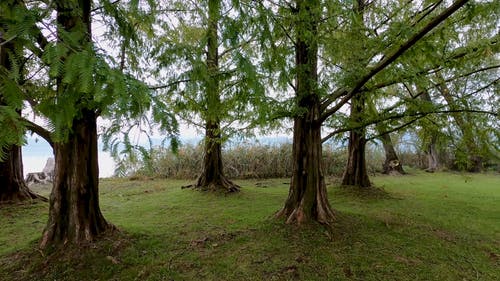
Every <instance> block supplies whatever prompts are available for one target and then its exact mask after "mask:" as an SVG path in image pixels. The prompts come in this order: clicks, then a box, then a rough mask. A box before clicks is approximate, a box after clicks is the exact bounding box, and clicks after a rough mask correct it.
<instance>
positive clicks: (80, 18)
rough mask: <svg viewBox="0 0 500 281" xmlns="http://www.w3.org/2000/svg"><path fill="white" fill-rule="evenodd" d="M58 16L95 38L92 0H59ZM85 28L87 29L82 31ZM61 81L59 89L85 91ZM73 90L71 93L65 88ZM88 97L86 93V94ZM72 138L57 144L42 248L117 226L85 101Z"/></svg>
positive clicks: (93, 235)
mask: <svg viewBox="0 0 500 281" xmlns="http://www.w3.org/2000/svg"><path fill="white" fill-rule="evenodd" d="M56 4H57V12H58V15H57V21H58V23H59V25H60V28H64V30H65V31H71V32H77V34H80V35H81V36H82V37H81V38H82V39H81V42H80V43H81V44H82V46H85V45H86V44H89V43H90V38H91V37H90V1H88V0H79V1H69V2H67V1H62V0H60V1H56ZM82 28H83V31H82ZM58 80H59V83H58V92H59V94H63V93H64V92H65V91H67V92H69V93H71V94H75V95H79V94H81V93H78V92H76V91H75V90H74V89H72V88H71V85H69V86H67V87H65V86H63V85H62V84H61V82H60V79H58ZM65 94H68V93H65ZM82 98H83V97H82ZM80 106H82V107H83V108H82V109H80V112H79V114H78V117H74V119H73V121H72V124H71V128H70V131H69V134H68V137H67V139H66V140H65V141H64V142H59V143H55V144H54V152H55V175H54V187H53V189H52V193H51V196H50V209H49V219H48V222H47V226H46V228H45V230H44V232H43V235H42V241H41V247H42V248H45V247H48V246H58V245H65V244H67V243H77V244H79V243H85V242H91V241H93V240H95V239H96V238H97V237H99V235H101V234H103V233H104V232H105V231H107V230H109V229H112V228H113V226H112V225H110V224H108V223H107V222H106V220H105V219H104V217H103V215H102V214H101V211H100V208H99V192H98V185H99V168H98V155H97V153H98V150H97V124H96V120H97V114H96V113H95V112H94V110H90V109H85V106H84V105H83V104H82V105H80Z"/></svg>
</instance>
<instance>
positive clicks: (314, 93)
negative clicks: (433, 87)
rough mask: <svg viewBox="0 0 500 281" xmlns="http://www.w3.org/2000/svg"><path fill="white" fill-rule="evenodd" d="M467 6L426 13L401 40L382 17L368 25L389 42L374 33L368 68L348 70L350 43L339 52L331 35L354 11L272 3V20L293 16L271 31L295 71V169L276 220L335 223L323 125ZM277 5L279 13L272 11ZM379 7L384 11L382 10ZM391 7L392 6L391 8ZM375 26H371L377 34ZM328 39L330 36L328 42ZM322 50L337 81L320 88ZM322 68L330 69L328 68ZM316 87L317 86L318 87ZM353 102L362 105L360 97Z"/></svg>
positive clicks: (393, 23)
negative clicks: (288, 49)
mask: <svg viewBox="0 0 500 281" xmlns="http://www.w3.org/2000/svg"><path fill="white" fill-rule="evenodd" d="M467 2H468V1H467V0H459V1H456V2H454V3H453V4H452V5H450V6H449V7H447V8H445V9H439V11H437V12H436V11H435V9H432V10H431V11H430V12H428V13H427V12H426V13H424V14H423V15H421V16H420V19H419V20H418V22H417V24H415V27H414V28H413V29H412V30H414V31H413V32H409V33H406V34H405V35H404V36H401V33H399V34H397V33H396V34H394V31H395V26H397V25H398V24H401V22H398V20H394V21H391V20H387V19H382V18H383V16H382V17H380V18H377V19H378V20H379V21H378V22H374V23H372V24H373V25H374V26H379V27H380V26H385V31H384V32H383V33H385V36H387V38H390V39H389V42H387V40H386V39H382V38H384V35H380V34H378V31H377V30H376V31H375V32H374V33H375V35H376V38H375V39H374V40H370V41H372V42H375V43H376V44H374V45H373V46H370V47H373V49H371V48H368V49H367V50H366V51H365V52H366V54H365V56H366V57H365V58H367V59H364V60H363V61H364V62H365V63H366V64H367V65H365V66H364V67H359V68H358V67H355V69H354V70H351V71H346V70H345V67H346V66H345V65H344V63H345V56H347V57H350V56H352V55H353V54H352V53H350V51H351V49H349V48H350V47H351V46H350V43H348V42H349V41H346V42H345V43H344V45H343V46H345V47H346V48H345V49H344V50H342V48H341V47H340V46H342V45H341V43H342V41H341V40H338V39H339V37H335V36H340V37H341V36H343V35H344V33H343V32H340V31H339V30H338V29H340V28H343V27H344V26H345V23H346V18H342V16H347V15H352V6H351V7H349V9H346V10H349V12H346V13H345V14H342V12H344V11H345V10H344V11H342V12H339V11H340V10H341V8H339V6H342V3H336V2H335V3H331V5H325V6H323V5H321V3H322V2H320V1H301V0H297V1H295V3H294V4H293V5H292V4H290V3H275V2H274V1H270V3H269V7H271V8H269V9H268V11H270V12H269V13H271V14H273V15H276V13H283V11H284V10H287V11H288V12H289V14H291V16H289V18H291V19H293V20H289V19H287V18H286V17H284V16H282V15H280V16H279V18H280V19H281V18H284V20H282V21H278V20H276V18H278V17H275V16H271V17H272V18H273V19H274V20H275V21H274V23H273V27H274V28H275V30H280V29H281V30H285V32H283V33H284V36H283V37H284V38H282V39H281V41H280V40H275V42H283V41H288V42H290V41H291V44H293V46H294V48H295V66H294V67H293V73H294V74H295V77H294V78H295V79H294V80H295V85H294V86H293V88H294V91H295V97H294V101H295V105H296V107H295V108H296V110H293V111H292V112H291V115H292V117H293V119H294V138H293V142H294V143H293V147H294V152H293V161H294V170H293V176H292V181H291V184H290V190H289V195H288V198H287V200H286V202H285V206H284V207H283V209H282V210H281V211H279V212H278V213H277V217H280V218H285V220H286V221H287V222H288V223H296V224H302V223H306V222H310V221H318V222H321V223H324V224H328V223H330V222H331V221H332V220H333V218H334V213H333V211H332V209H331V207H330V205H329V203H328V200H327V196H326V188H325V183H324V178H323V172H322V167H321V158H322V155H321V154H322V150H321V143H322V139H321V128H322V125H323V123H324V122H325V120H327V119H329V118H330V117H331V116H332V115H334V114H335V113H337V112H338V111H339V110H340V109H342V108H344V105H346V104H347V103H348V102H349V101H351V102H352V100H353V98H354V97H357V96H363V95H366V94H367V93H369V92H370V91H369V90H370V86H372V85H371V83H369V82H372V79H373V78H374V77H375V76H376V75H378V74H379V73H381V72H383V71H384V70H386V69H387V68H397V67H396V66H395V65H396V64H395V63H394V62H395V61H397V60H398V59H399V58H400V57H401V56H403V55H404V54H405V53H406V52H407V51H408V50H409V49H410V48H411V47H413V46H414V45H415V44H417V43H418V42H420V41H421V39H422V38H423V37H424V36H426V35H428V34H429V33H430V32H431V31H432V30H433V29H434V28H436V27H437V26H439V25H440V24H441V23H442V22H443V21H445V20H446V19H447V18H448V17H450V16H451V15H453V14H454V13H455V12H456V11H457V10H458V9H460V8H461V7H462V6H463V5H465V3H467ZM371 3H374V2H371ZM276 6H278V8H276V9H273V7H276ZM395 6H397V5H395ZM380 8H381V9H383V7H380ZM391 8H394V7H392V6H391ZM400 8H401V7H396V8H394V10H392V11H391V13H395V14H397V13H398V11H399V12H400V11H401V9H400ZM403 8H404V7H403ZM413 12H414V10H413ZM325 13H330V14H325ZM347 18H349V17H347ZM377 19H375V21H377ZM407 20H408V17H403V19H402V21H407ZM285 24H286V25H285ZM287 26H292V30H293V32H294V37H295V38H293V37H292V36H291V35H290V33H289V32H287V31H288V30H287ZM320 27H321V29H320ZM379 27H375V29H378V28H379ZM319 30H321V32H319ZM319 34H321V35H322V36H327V38H324V39H323V38H321V37H320V36H319ZM329 35H331V37H329V38H328V36H329ZM328 39H330V40H328ZM320 42H321V43H322V45H321V48H320V47H319V43H320ZM388 46H389V47H388ZM272 48H275V46H272ZM320 50H321V52H330V53H328V54H331V53H335V52H338V54H337V56H334V55H331V56H330V55H329V56H326V57H327V58H330V57H331V58H335V60H332V61H328V60H323V65H322V67H323V72H326V71H325V70H327V69H335V70H334V71H332V74H331V75H327V74H323V75H325V76H326V77H328V76H329V77H330V78H333V79H335V80H334V82H327V81H325V82H322V83H320V82H319V80H318V76H319V75H318V65H319V64H318V57H320V56H319V55H320V54H319V51H320ZM355 55H357V54H355ZM321 57H322V58H323V57H325V56H321ZM351 59H352V57H351ZM347 61H349V60H347ZM326 64H329V65H330V67H328V66H326ZM339 65H340V66H339ZM347 67H348V66H347ZM282 71H289V69H288V68H286V67H283V68H282ZM335 82H336V83H335ZM320 85H321V87H319V86H320ZM367 90H368V91H367ZM357 99H361V100H362V99H363V98H362V97H359V98H357Z"/></svg>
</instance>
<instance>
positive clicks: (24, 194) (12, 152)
mask: <svg viewBox="0 0 500 281" xmlns="http://www.w3.org/2000/svg"><path fill="white" fill-rule="evenodd" d="M6 154H7V157H6V159H5V160H4V161H3V162H0V204H1V203H17V202H21V201H25V200H31V199H42V200H45V201H46V200H47V199H46V198H44V197H42V196H40V195H37V194H35V193H33V192H32V191H31V190H29V188H28V186H27V185H26V183H25V182H24V179H23V163H22V154H21V147H20V146H17V145H12V146H11V147H10V149H9V150H8V151H7V152H6Z"/></svg>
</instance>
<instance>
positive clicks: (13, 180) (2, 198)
mask: <svg viewBox="0 0 500 281" xmlns="http://www.w3.org/2000/svg"><path fill="white" fill-rule="evenodd" d="M9 4H10V6H12V7H15V6H16V5H18V4H19V3H17V2H15V1H11V2H10V3H9ZM4 28H5V27H4ZM2 37H3V35H2V34H1V33H0V66H2V67H5V68H6V69H8V70H12V69H11V68H12V67H11V63H10V59H9V57H8V53H9V52H14V51H15V46H14V41H10V42H5V41H4V39H3V38H2ZM5 105H6V102H5V100H4V98H3V95H2V93H1V92H0V106H5ZM18 112H19V114H20V110H19V111H18ZM2 129H3V128H2ZM2 133H6V134H12V133H14V132H8V131H5V130H4V131H3V132H2ZM4 152H5V153H6V158H5V159H4V160H3V161H1V160H0V203H7V202H20V201H24V200H30V199H36V198H40V199H45V200H47V199H46V198H44V197H42V196H39V195H37V194H35V193H33V192H32V191H30V190H29V188H28V186H27V185H26V183H25V181H24V178H23V158H22V153H21V147H20V146H17V145H12V146H10V147H9V148H8V149H7V151H4Z"/></svg>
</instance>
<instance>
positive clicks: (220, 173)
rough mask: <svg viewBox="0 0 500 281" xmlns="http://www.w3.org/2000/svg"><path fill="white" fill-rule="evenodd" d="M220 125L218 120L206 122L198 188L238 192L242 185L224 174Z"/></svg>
mask: <svg viewBox="0 0 500 281" xmlns="http://www.w3.org/2000/svg"><path fill="white" fill-rule="evenodd" d="M219 127H220V125H219V123H217V122H214V123H212V122H207V124H206V136H205V148H204V156H203V171H202V173H201V176H200V177H199V178H198V181H197V183H196V188H200V189H202V190H209V191H219V190H222V191H226V192H237V191H239V189H240V187H239V186H238V185H236V184H234V183H233V182H231V181H230V180H229V179H227V178H226V176H225V175H224V170H223V164H222V144H221V141H222V140H221V136H220V128H219Z"/></svg>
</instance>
